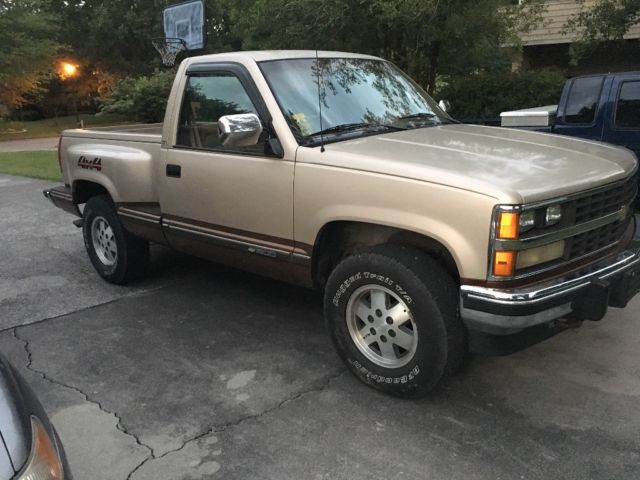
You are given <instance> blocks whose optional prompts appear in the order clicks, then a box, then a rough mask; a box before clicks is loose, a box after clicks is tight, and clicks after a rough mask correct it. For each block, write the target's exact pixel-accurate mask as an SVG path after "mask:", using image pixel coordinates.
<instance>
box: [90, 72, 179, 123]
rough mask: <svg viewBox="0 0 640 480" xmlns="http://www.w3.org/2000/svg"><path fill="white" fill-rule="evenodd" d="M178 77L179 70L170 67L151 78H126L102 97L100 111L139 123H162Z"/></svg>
mask: <svg viewBox="0 0 640 480" xmlns="http://www.w3.org/2000/svg"><path fill="white" fill-rule="evenodd" d="M174 77H175V71H174V70H167V71H162V72H155V73H153V74H152V75H150V76H148V77H126V78H123V79H122V80H120V81H119V82H118V83H117V84H116V86H115V87H114V88H113V90H112V91H111V93H109V94H108V95H106V96H104V97H102V98H101V99H100V103H101V106H100V113H117V114H120V115H124V116H126V117H127V118H128V119H131V120H135V121H139V122H146V123H155V122H161V121H162V120H163V118H164V110H165V108H166V106H167V99H168V98H169V93H170V92H171V85H172V84H173V79H174ZM98 115H100V114H98Z"/></svg>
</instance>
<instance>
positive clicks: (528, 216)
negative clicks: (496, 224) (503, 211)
mask: <svg viewBox="0 0 640 480" xmlns="http://www.w3.org/2000/svg"><path fill="white" fill-rule="evenodd" d="M519 224H520V233H523V232H526V231H527V230H531V229H532V228H533V227H535V225H536V212H535V211H533V210H530V211H528V212H523V213H521V214H520V222H519Z"/></svg>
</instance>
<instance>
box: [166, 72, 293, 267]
mask: <svg viewBox="0 0 640 480" xmlns="http://www.w3.org/2000/svg"><path fill="white" fill-rule="evenodd" d="M198 67H200V68H198V70H197V71H192V72H187V76H188V78H187V81H186V86H185V89H184V95H183V99H182V104H181V107H180V112H179V119H178V126H177V133H176V135H175V140H174V142H173V145H169V146H168V148H167V149H166V150H165V152H164V153H165V154H164V159H163V162H164V165H163V167H164V169H163V171H162V174H163V175H162V177H163V178H162V181H161V188H160V192H159V197H160V204H161V209H162V212H163V221H162V225H163V229H164V231H165V235H166V237H167V240H168V242H169V244H170V245H172V246H173V247H174V248H176V249H178V250H182V251H185V252H188V253H192V254H196V255H200V256H204V257H209V258H214V259H216V260H218V261H222V262H224V263H232V264H233V265H236V266H238V263H239V262H240V263H242V262H245V261H248V262H249V263H251V260H250V259H249V260H246V259H244V260H243V259H242V255H237V254H238V253H242V254H246V255H245V256H248V257H252V256H253V257H256V256H257V257H260V256H261V257H265V258H268V259H279V260H285V259H286V260H288V259H289V256H290V253H291V251H292V250H293V172H294V162H293V160H286V159H283V158H278V157H277V156H276V155H274V154H273V153H271V152H270V149H269V147H268V139H269V138H270V136H273V135H274V133H273V132H269V131H268V128H267V126H268V125H269V123H270V117H269V113H268V110H267V109H266V107H265V106H264V104H263V102H262V99H261V97H260V95H259V93H258V90H257V88H256V87H255V85H254V84H253V81H252V79H251V77H250V76H249V74H248V73H247V72H246V70H245V69H244V67H241V66H240V65H238V64H223V65H212V66H209V65H207V68H206V69H203V68H202V66H198ZM240 113H254V114H256V115H258V117H259V118H260V120H261V123H262V126H263V132H262V134H261V135H260V139H259V140H258V143H257V144H256V145H252V146H247V147H225V146H223V145H222V144H221V142H220V139H219V137H218V120H219V118H220V117H222V116H224V115H233V114H240ZM239 266H241V267H247V266H246V265H239ZM248 269H251V268H248Z"/></svg>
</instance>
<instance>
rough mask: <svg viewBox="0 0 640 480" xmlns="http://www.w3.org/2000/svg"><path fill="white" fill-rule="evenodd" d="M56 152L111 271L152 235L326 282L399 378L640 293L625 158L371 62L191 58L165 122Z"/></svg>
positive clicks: (343, 340) (121, 277) (71, 135)
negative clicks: (449, 98) (478, 119)
mask: <svg viewBox="0 0 640 480" xmlns="http://www.w3.org/2000/svg"><path fill="white" fill-rule="evenodd" d="M59 151H60V165H61V169H62V175H63V179H64V183H65V185H64V186H60V187H57V188H52V189H49V190H47V191H45V195H46V196H47V197H48V198H50V199H51V200H52V201H53V203H54V204H56V205H57V206H59V207H61V208H64V209H65V210H68V211H70V212H72V213H74V214H76V215H77V216H79V217H81V219H80V220H77V221H76V224H77V225H78V226H82V228H83V232H84V240H85V244H86V248H87V251H88V254H89V258H90V259H91V262H92V263H93V265H94V267H95V268H96V270H97V271H98V273H99V274H100V275H101V276H102V277H104V278H105V279H106V280H107V281H109V282H113V283H126V282H128V281H129V280H132V279H134V278H136V277H138V276H139V275H141V274H142V273H143V271H144V268H145V266H146V263H147V261H148V248H149V242H155V243H159V244H163V245H167V246H169V247H171V248H173V249H175V250H179V251H182V252H187V253H190V254H193V255H198V256H201V257H204V258H208V259H213V260H215V261H218V262H223V263H226V264H229V265H233V266H236V267H239V268H243V269H247V270H251V271H254V272H257V273H261V274H264V275H268V276H271V277H274V278H277V279H280V280H284V281H287V282H292V283H295V284H299V285H304V286H308V287H315V288H318V289H321V290H323V291H324V295H325V317H326V320H327V324H328V328H329V331H330V334H331V337H332V339H333V341H334V343H335V345H336V348H337V350H338V352H339V354H340V355H341V357H342V358H343V359H344V361H345V363H346V364H347V365H348V367H349V368H350V370H351V371H352V372H353V373H354V374H355V375H356V376H357V377H359V378H360V379H361V380H362V381H364V382H366V383H368V384H369V385H371V386H374V387H376V388H378V389H381V390H384V391H386V392H388V393H391V394H395V395H401V396H418V395H421V394H424V393H426V392H428V391H429V390H430V389H432V388H433V387H435V386H436V385H438V384H439V383H441V382H442V381H443V380H444V379H446V378H447V377H449V376H450V375H451V374H453V373H454V372H455V371H456V369H457V368H459V366H460V365H461V363H462V361H463V359H464V357H465V355H466V354H467V352H468V351H470V350H471V351H479V352H491V353H508V352H509V351H513V350H516V349H518V348H522V347H523V346H526V345H528V344H531V343H534V342H536V341H540V340H541V339H543V338H546V337H548V336H550V335H552V334H554V333H556V332H558V331H560V330H562V329H563V328H566V326H567V325H569V324H572V323H578V322H580V321H582V320H587V319H589V320H599V319H601V318H602V317H603V316H604V315H605V313H606V311H607V308H608V307H609V306H612V307H624V306H626V305H627V302H628V301H629V300H630V299H631V298H632V297H633V295H634V294H635V293H637V291H638V290H639V289H640V280H639V279H640V254H639V251H640V246H639V244H638V241H637V240H634V232H635V230H636V220H635V219H634V216H633V214H632V211H631V209H630V206H631V205H632V203H633V201H634V199H635V196H636V193H637V185H638V182H637V179H636V176H637V175H638V165H637V159H636V158H635V156H634V154H633V153H631V152H630V151H628V150H625V149H623V148H618V147H613V146H610V145H605V144H601V143H596V142H592V141H584V140H576V139H572V138H565V137H560V136H553V135H546V134H540V133H533V132H526V131H520V130H510V129H501V128H488V127H479V126H469V125H461V124H458V123H457V122H455V121H454V120H452V119H451V118H450V117H449V116H448V115H447V114H446V113H445V112H444V111H442V110H441V109H440V108H438V106H437V105H436V104H435V102H434V101H433V100H432V99H431V98H430V97H429V96H428V95H427V94H426V93H425V92H424V91H423V90H421V89H420V87H418V86H417V85H416V84H415V83H414V82H413V81H412V80H411V79H409V78H408V77H406V76H405V75H404V74H403V73H402V72H400V71H399V70H398V69H397V68H396V67H394V66H393V65H392V64H391V63H389V62H387V61H384V60H381V59H379V58H375V57H370V56H364V55H354V54H347V53H333V52H319V53H318V57H316V52H309V51H281V52H242V53H225V54H218V55H207V56H201V57H194V58H189V59H186V60H185V61H183V62H182V64H181V65H180V67H179V69H178V73H177V75H176V79H175V83H174V86H173V90H172V93H171V96H170V98H169V101H168V104H167V109H166V116H165V121H164V123H163V124H162V125H145V126H140V125H138V126H132V127H126V128H124V129H110V128H105V129H94V130H68V131H65V132H64V133H63V135H62V138H61V142H60V149H59ZM83 205H84V206H83Z"/></svg>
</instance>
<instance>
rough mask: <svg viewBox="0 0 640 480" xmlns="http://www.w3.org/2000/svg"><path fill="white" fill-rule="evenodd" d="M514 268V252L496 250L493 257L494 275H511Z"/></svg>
mask: <svg viewBox="0 0 640 480" xmlns="http://www.w3.org/2000/svg"><path fill="white" fill-rule="evenodd" d="M515 268H516V252H509V251H501V252H496V253H495V255H494V257H493V275H494V276H496V277H511V276H513V273H514V272H515Z"/></svg>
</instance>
